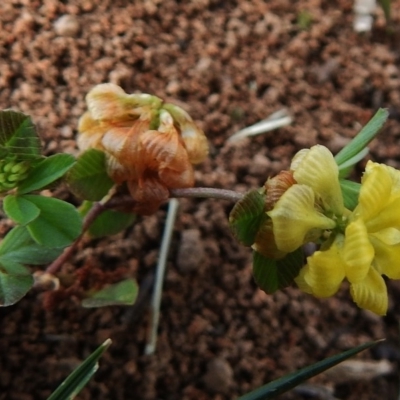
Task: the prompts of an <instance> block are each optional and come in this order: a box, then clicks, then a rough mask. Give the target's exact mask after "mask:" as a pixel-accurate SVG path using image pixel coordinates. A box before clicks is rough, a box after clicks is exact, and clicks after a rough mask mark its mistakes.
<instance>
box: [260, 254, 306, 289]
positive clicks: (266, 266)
mask: <svg viewBox="0 0 400 400" xmlns="http://www.w3.org/2000/svg"><path fill="white" fill-rule="evenodd" d="M302 266H303V250H302V249H301V248H299V249H297V250H296V251H294V252H292V253H289V254H287V255H286V256H285V257H284V258H281V259H279V260H273V259H270V258H267V257H264V256H263V255H262V254H260V253H258V252H257V251H254V252H253V275H254V280H255V281H256V283H257V285H258V286H259V287H260V288H261V289H262V290H264V292H266V293H269V294H272V293H275V292H276V291H277V290H279V289H283V288H285V287H287V286H289V285H290V284H291V283H292V282H293V280H294V278H295V277H296V276H297V275H298V274H299V272H300V269H301V267H302Z"/></svg>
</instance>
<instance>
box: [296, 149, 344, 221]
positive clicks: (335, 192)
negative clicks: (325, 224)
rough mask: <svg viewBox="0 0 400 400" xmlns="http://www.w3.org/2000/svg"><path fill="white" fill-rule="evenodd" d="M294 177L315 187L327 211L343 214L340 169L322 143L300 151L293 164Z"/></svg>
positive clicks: (312, 187)
mask: <svg viewBox="0 0 400 400" xmlns="http://www.w3.org/2000/svg"><path fill="white" fill-rule="evenodd" d="M290 169H291V170H293V171H294V172H293V177H294V179H295V180H296V181H297V182H298V183H300V184H303V185H307V186H309V187H311V189H313V191H314V193H315V194H316V196H318V197H319V198H318V199H317V200H319V201H320V202H321V205H322V208H323V209H324V210H325V211H332V212H333V213H334V214H335V215H343V213H344V205H343V196H342V191H341V189H340V184H339V169H338V166H337V164H336V161H335V159H334V157H333V155H332V153H331V152H330V151H329V150H328V149H327V148H326V147H325V146H321V145H316V146H313V147H311V148H310V149H304V150H301V151H300V152H298V153H297V154H296V155H295V157H294V158H293V161H292V164H291V168H290Z"/></svg>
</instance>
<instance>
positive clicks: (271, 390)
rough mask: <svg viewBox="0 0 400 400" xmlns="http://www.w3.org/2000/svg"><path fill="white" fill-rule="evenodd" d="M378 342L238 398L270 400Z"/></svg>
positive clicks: (336, 356)
mask: <svg viewBox="0 0 400 400" xmlns="http://www.w3.org/2000/svg"><path fill="white" fill-rule="evenodd" d="M379 342H380V340H377V341H375V342H367V343H364V344H362V345H360V346H357V347H354V348H353V349H350V350H347V351H345V352H343V353H340V354H336V355H334V356H332V357H329V358H326V359H325V360H322V361H319V362H317V363H315V364H313V365H310V366H309V367H305V368H302V369H300V370H298V371H295V372H292V373H291V374H288V375H285V376H283V377H282V378H279V379H276V380H275V381H272V382H270V383H268V384H267V385H264V386H261V387H260V388H258V389H256V390H253V391H252V392H250V393H247V394H245V395H244V396H241V397H239V400H270V399H274V398H276V397H277V396H279V395H281V394H282V393H285V392H287V391H289V390H290V389H293V388H294V387H295V386H297V385H299V384H300V383H302V382H304V381H306V380H307V379H309V378H312V377H313V376H316V375H318V374H320V373H321V372H324V371H326V370H327V369H329V368H332V367H333V366H335V365H337V364H339V363H340V362H342V361H344V360H347V359H348V358H350V357H353V356H354V355H356V354H357V353H359V352H361V351H363V350H366V349H369V348H371V347H373V346H375V345H376V344H377V343H379Z"/></svg>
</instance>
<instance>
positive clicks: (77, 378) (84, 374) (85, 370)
mask: <svg viewBox="0 0 400 400" xmlns="http://www.w3.org/2000/svg"><path fill="white" fill-rule="evenodd" d="M110 344H111V340H110V339H107V340H106V341H105V342H104V343H103V344H102V345H101V346H99V347H98V348H97V349H96V350H95V351H94V352H93V353H92V354H91V355H90V356H89V357H88V358H86V360H85V361H84V362H83V363H82V364H81V365H80V366H79V367H78V368H76V369H75V370H74V371H73V372H72V373H71V374H70V375H69V376H68V378H67V379H65V381H64V382H63V383H62V384H61V385H60V386H59V387H58V388H57V389H56V390H55V391H54V392H53V393H52V394H51V395H50V397H48V399H47V400H72V399H73V398H75V396H76V395H77V394H78V393H79V392H80V391H81V390H82V389H83V387H84V386H85V385H86V384H87V383H88V382H89V380H90V379H91V377H92V376H93V375H94V373H95V372H96V371H97V369H98V368H99V364H98V361H99V359H100V357H101V356H102V355H103V353H104V352H105V351H106V350H107V348H108V347H109V346H110Z"/></svg>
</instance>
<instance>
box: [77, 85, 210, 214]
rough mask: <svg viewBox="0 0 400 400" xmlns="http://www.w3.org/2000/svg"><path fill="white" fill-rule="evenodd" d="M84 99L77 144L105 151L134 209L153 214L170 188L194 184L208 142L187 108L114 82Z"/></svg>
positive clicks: (109, 169) (100, 86) (166, 196)
mask: <svg viewBox="0 0 400 400" xmlns="http://www.w3.org/2000/svg"><path fill="white" fill-rule="evenodd" d="M86 101H87V104H88V111H87V112H86V113H85V114H84V115H83V116H82V117H81V119H80V121H79V127H78V130H79V137H78V146H79V148H80V150H82V151H84V150H87V149H90V148H95V149H98V150H101V151H104V152H105V154H106V156H107V170H108V174H109V175H110V177H111V178H112V179H113V180H114V181H115V183H116V184H122V183H126V185H127V188H128V190H129V192H130V194H131V195H132V197H133V199H134V200H135V201H136V206H135V208H134V210H133V211H134V212H137V213H139V214H143V215H148V214H152V213H154V212H155V211H156V210H157V209H158V207H159V206H160V204H162V203H163V202H164V201H166V200H167V199H168V197H169V189H177V188H188V187H192V186H193V185H194V174H193V166H192V165H193V164H197V163H199V162H201V161H203V160H204V159H205V158H206V156H207V154H208V143H207V139H206V137H205V135H204V133H203V131H202V130H201V129H199V128H198V127H197V126H196V125H195V123H194V122H193V120H192V118H191V117H190V116H189V114H187V113H186V112H185V111H184V110H183V109H181V108H180V107H177V106H174V105H172V104H168V103H163V101H162V100H161V99H159V98H158V97H155V96H151V95H148V94H130V95H129V94H126V93H125V92H124V91H123V90H122V89H121V88H120V87H119V86H116V85H114V84H111V83H106V84H101V85H97V86H96V87H94V88H93V89H92V90H91V91H90V92H89V93H88V95H87V97H86Z"/></svg>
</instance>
